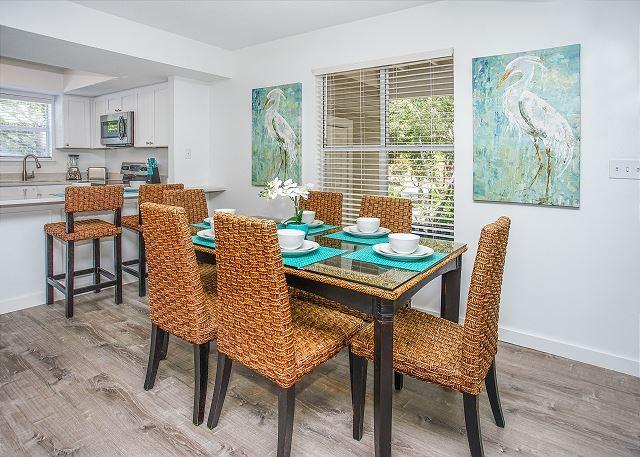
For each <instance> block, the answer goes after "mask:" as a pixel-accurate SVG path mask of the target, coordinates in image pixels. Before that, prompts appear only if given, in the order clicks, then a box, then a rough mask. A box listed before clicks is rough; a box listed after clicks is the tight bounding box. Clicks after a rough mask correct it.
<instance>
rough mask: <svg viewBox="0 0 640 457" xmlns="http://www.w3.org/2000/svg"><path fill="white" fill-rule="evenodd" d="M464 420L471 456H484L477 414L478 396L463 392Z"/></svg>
mask: <svg viewBox="0 0 640 457" xmlns="http://www.w3.org/2000/svg"><path fill="white" fill-rule="evenodd" d="M462 396H463V400H464V422H465V425H466V427H467V440H468V441H469V450H470V451H471V456H472V457H482V456H484V450H483V449H482V433H481V431H480V416H479V414H478V396H477V395H470V394H466V393H463V394H462Z"/></svg>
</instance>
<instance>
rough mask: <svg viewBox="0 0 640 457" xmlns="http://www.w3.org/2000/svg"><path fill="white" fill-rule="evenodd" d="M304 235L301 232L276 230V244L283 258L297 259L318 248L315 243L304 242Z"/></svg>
mask: <svg viewBox="0 0 640 457" xmlns="http://www.w3.org/2000/svg"><path fill="white" fill-rule="evenodd" d="M305 236H306V234H305V233H304V232H303V231H302V230H296V229H286V228H285V229H280V230H278V244H279V245H280V250H281V251H282V256H283V257H298V256H301V255H305V254H309V253H311V252H313V251H315V250H316V249H318V248H319V247H320V245H319V244H318V243H316V242H315V241H309V240H305V239H304V237H305Z"/></svg>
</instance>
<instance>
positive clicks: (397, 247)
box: [389, 233, 420, 254]
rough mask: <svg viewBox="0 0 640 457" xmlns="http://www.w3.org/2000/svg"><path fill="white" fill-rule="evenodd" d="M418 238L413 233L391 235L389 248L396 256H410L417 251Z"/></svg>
mask: <svg viewBox="0 0 640 457" xmlns="http://www.w3.org/2000/svg"><path fill="white" fill-rule="evenodd" d="M419 244H420V237H419V236H418V235H414V234H413V233H391V234H390V235H389V246H391V249H393V251H394V252H397V253H398V254H412V253H414V252H416V249H418V245H419Z"/></svg>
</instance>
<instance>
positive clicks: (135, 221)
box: [122, 184, 184, 297]
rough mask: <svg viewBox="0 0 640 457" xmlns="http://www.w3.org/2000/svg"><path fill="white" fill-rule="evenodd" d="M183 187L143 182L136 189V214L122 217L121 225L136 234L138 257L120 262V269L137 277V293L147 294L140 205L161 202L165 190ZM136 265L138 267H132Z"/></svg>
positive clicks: (181, 187)
mask: <svg viewBox="0 0 640 457" xmlns="http://www.w3.org/2000/svg"><path fill="white" fill-rule="evenodd" d="M171 189H184V184H143V185H141V186H140V190H139V191H138V214H137V215H136V214H134V215H132V216H123V217H122V226H123V227H124V228H126V229H129V230H132V231H133V232H135V233H137V234H138V258H137V259H131V260H125V261H124V262H122V269H123V270H124V271H125V272H127V273H129V274H130V275H132V276H134V277H136V278H138V295H139V296H140V297H144V296H145V295H147V258H146V255H145V252H144V237H143V236H142V213H141V212H140V206H141V205H142V204H143V203H147V202H149V203H162V202H163V198H164V196H163V193H164V191H165V190H171ZM132 265H137V266H138V268H132V267H131V266H132Z"/></svg>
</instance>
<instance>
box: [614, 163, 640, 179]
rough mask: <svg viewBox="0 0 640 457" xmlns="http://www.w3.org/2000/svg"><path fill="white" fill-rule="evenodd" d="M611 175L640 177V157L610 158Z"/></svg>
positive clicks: (620, 177) (631, 177)
mask: <svg viewBox="0 0 640 457" xmlns="http://www.w3.org/2000/svg"><path fill="white" fill-rule="evenodd" d="M609 177H610V178H614V179H640V159H611V160H609Z"/></svg>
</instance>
